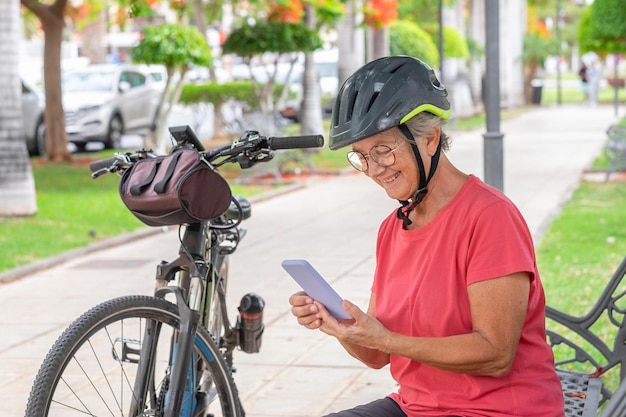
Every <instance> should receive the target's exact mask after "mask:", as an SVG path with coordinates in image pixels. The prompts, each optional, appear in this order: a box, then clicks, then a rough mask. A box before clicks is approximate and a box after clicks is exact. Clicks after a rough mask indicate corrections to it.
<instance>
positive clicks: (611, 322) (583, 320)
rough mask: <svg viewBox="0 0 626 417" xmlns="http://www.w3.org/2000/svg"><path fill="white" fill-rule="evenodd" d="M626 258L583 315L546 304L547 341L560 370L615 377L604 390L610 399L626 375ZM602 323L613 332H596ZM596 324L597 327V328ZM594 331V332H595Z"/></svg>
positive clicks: (604, 327)
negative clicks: (612, 375)
mask: <svg viewBox="0 0 626 417" xmlns="http://www.w3.org/2000/svg"><path fill="white" fill-rule="evenodd" d="M625 276H626V257H625V258H624V259H623V260H622V262H621V264H620V265H619V267H618V268H617V270H616V271H615V273H614V274H613V276H612V278H611V280H610V281H609V282H608V284H607V286H606V288H605V289H604V290H603V292H602V294H601V295H600V298H599V299H598V301H597V302H596V303H595V305H594V306H593V307H592V308H591V310H590V311H589V312H587V313H586V314H585V315H583V316H578V317H576V316H571V315H568V314H565V313H563V312H560V311H558V310H556V309H554V308H552V307H549V306H548V307H546V317H547V318H548V321H547V332H548V342H549V343H550V345H551V346H552V349H553V351H554V352H555V357H556V363H555V366H556V368H557V369H562V370H567V371H572V370H573V371H578V372H583V373H588V374H596V375H603V376H606V375H607V374H608V373H609V372H610V371H612V372H610V374H617V369H619V377H617V376H616V377H613V379H614V380H613V384H611V383H610V382H611V381H610V380H609V381H608V382H609V384H608V387H607V386H605V387H604V388H603V390H602V400H601V402H604V401H606V400H608V399H609V398H610V397H611V395H612V391H614V390H615V389H617V388H614V389H610V388H609V387H610V386H611V385H613V386H615V387H616V386H617V385H619V384H620V383H621V381H622V380H624V378H625V377H626V288H625V286H626V282H624V277H625ZM598 325H600V326H601V327H602V329H603V330H606V329H607V328H608V329H611V331H610V332H605V333H604V334H597V333H596V332H595V331H597V330H598V328H599V326H598ZM594 326H595V327H594ZM594 330H595V331H594ZM618 365H619V367H618Z"/></svg>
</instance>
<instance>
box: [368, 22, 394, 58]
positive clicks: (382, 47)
mask: <svg viewBox="0 0 626 417" xmlns="http://www.w3.org/2000/svg"><path fill="white" fill-rule="evenodd" d="M387 55H389V29H387V28H382V29H376V28H372V27H368V28H367V60H368V61H373V60H375V59H378V58H382V57H384V56H387Z"/></svg>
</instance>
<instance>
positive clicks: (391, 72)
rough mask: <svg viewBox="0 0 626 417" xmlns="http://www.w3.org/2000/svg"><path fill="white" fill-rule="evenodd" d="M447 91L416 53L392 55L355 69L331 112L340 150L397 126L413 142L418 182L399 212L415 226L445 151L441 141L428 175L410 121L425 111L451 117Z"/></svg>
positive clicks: (334, 142)
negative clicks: (415, 211)
mask: <svg viewBox="0 0 626 417" xmlns="http://www.w3.org/2000/svg"><path fill="white" fill-rule="evenodd" d="M447 96H448V92H447V91H446V88H445V87H444V86H443V84H441V83H440V82H439V80H438V79H437V76H436V75H435V71H433V69H432V68H431V67H430V66H428V65H427V64H425V63H424V62H422V61H420V60H419V59H417V58H413V57H409V56H391V57H384V58H379V59H377V60H374V61H372V62H370V63H368V64H366V65H364V66H363V67H361V68H360V69H359V70H357V71H356V72H355V73H354V74H352V75H351V76H350V77H349V78H348V79H347V80H346V81H345V82H344V84H343V86H342V87H341V89H340V90H339V94H338V96H337V100H336V101H335V105H334V107H333V114H332V117H331V126H330V137H329V147H330V149H332V150H337V149H339V148H342V147H344V146H348V145H351V144H353V143H355V142H358V141H359V140H361V139H365V138H367V137H370V136H373V135H376V134H378V133H381V132H384V131H386V130H388V129H391V128H393V127H398V128H399V129H400V131H401V132H402V133H403V134H404V136H406V138H407V139H408V140H409V143H410V144H411V149H412V150H413V154H414V155H415V159H416V160H417V166H418V169H419V175H420V177H419V187H418V189H417V190H415V191H414V192H413V194H412V196H411V198H409V199H408V200H399V202H400V204H401V207H400V208H399V209H398V212H397V215H398V218H400V219H401V220H402V221H403V222H404V224H405V225H410V224H411V220H409V217H408V216H409V213H410V211H411V210H413V209H414V208H415V207H416V206H417V205H418V204H419V203H421V202H422V200H423V199H424V197H425V196H426V193H427V192H428V189H427V186H428V183H429V182H430V179H431V178H432V176H433V174H434V173H435V170H436V168H437V164H438V162H439V155H440V153H441V141H440V142H439V146H438V147H437V151H436V152H435V154H434V155H433V156H432V158H431V165H430V172H429V173H428V177H426V175H425V169H424V162H423V161H422V158H421V156H420V153H419V150H418V148H417V145H416V144H415V140H414V137H413V135H412V134H411V132H410V130H409V128H408V127H407V126H406V125H405V124H404V123H405V122H406V121H407V120H409V119H411V118H412V117H414V116H415V115H417V114H418V113H421V112H424V111H426V112H429V113H432V114H434V115H435V116H438V117H440V118H442V119H448V118H449V117H450V102H449V101H448V98H447Z"/></svg>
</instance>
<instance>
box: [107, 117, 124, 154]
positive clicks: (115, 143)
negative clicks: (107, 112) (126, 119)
mask: <svg viewBox="0 0 626 417" xmlns="http://www.w3.org/2000/svg"><path fill="white" fill-rule="evenodd" d="M123 132H124V124H123V123H122V119H121V118H120V117H119V116H113V118H112V119H111V121H110V122H109V132H108V133H107V137H106V140H105V141H104V147H105V149H119V148H121V147H122V133H123Z"/></svg>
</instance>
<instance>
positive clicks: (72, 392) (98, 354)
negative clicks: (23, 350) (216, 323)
mask: <svg viewBox="0 0 626 417" xmlns="http://www.w3.org/2000/svg"><path fill="white" fill-rule="evenodd" d="M153 323H156V324H157V325H158V332H155V333H154V334H158V347H157V349H156V350H155V351H154V354H151V355H147V356H149V357H151V358H154V359H155V360H154V361H153V362H150V363H153V364H154V365H151V366H150V368H151V371H149V373H148V374H149V375H150V378H149V380H150V383H149V384H147V385H148V387H149V388H146V390H147V391H149V392H147V393H145V394H144V395H143V396H141V397H146V401H145V403H144V404H140V405H139V407H140V408H143V409H140V410H139V413H138V415H141V416H159V415H162V412H161V411H162V409H163V408H164V407H163V404H164V401H166V400H165V398H166V391H167V376H166V375H167V372H168V368H169V361H170V355H171V349H172V338H171V335H172V333H173V332H174V331H175V329H176V328H178V327H179V324H180V318H179V315H178V309H177V307H176V305H174V304H172V303H170V302H169V301H166V300H163V299H158V298H154V297H148V296H124V297H120V298H116V299H113V300H109V301H106V302H104V303H102V304H100V305H98V306H96V307H94V308H92V309H90V310H89V311H87V312H86V313H84V314H83V315H82V316H80V317H79V318H78V319H76V320H75V321H74V322H73V323H72V324H70V325H69V326H68V328H67V329H66V330H65V331H64V332H63V334H62V335H61V336H60V337H59V338H58V339H57V341H56V342H55V343H54V345H53V346H52V348H51V349H50V352H49V353H48V355H47V356H46V358H45V360H44V362H43V364H42V366H41V368H40V369H39V372H38V374H37V376H36V378H35V381H34V383H33V387H32V390H31V393H30V396H29V399H28V403H27V406H26V413H25V416H26V417H57V416H63V417H70V416H73V415H81V416H84V415H85V414H86V415H117V416H128V415H129V413H130V403H131V402H132V401H131V399H132V397H133V395H135V394H137V393H135V392H134V388H133V387H134V379H135V378H136V377H137V375H136V374H137V372H134V371H136V369H137V368H138V363H139V362H140V359H141V354H140V346H141V341H142V337H143V335H144V333H145V325H146V324H153ZM135 337H138V338H139V339H134V338H135ZM137 349H139V350H137ZM194 352H195V355H196V356H197V358H198V360H197V362H196V364H197V365H198V366H197V368H196V369H198V370H199V371H201V372H198V374H199V375H200V376H198V378H197V381H196V389H195V392H194V394H195V396H196V405H194V407H195V410H194V411H193V413H191V414H190V415H193V416H200V415H201V416H207V415H212V416H216V417H217V416H222V417H242V416H243V415H244V413H243V409H242V407H241V403H240V401H239V397H238V392H237V388H236V386H235V383H234V380H233V378H232V371H231V369H230V368H229V366H228V365H227V364H226V363H225V361H224V358H223V356H222V354H221V352H220V350H219V349H218V348H217V346H216V345H215V342H214V341H213V339H212V337H211V336H210V335H209V333H208V332H207V331H206V329H204V327H202V326H198V329H197V333H196V338H195V342H194ZM137 355H139V356H137ZM135 359H136V362H134V360H135ZM139 395H140V394H139ZM141 397H140V398H141ZM190 398H191V397H190ZM218 402H219V404H216V403H218ZM133 414H136V413H133ZM181 415H182V414H181ZM133 417H134V416H133Z"/></svg>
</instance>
